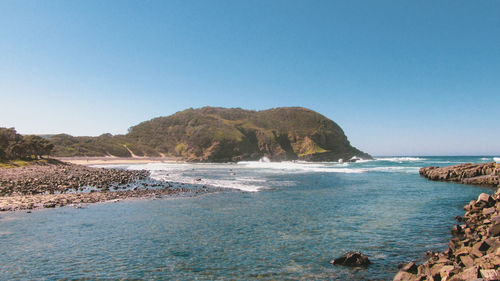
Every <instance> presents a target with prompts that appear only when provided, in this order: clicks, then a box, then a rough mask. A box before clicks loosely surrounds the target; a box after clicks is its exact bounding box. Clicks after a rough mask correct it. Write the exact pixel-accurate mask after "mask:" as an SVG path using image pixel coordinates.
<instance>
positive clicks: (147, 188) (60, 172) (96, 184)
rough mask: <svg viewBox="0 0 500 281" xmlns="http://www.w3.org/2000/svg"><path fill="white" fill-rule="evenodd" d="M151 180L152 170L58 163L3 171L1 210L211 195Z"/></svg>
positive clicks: (0, 185)
mask: <svg viewBox="0 0 500 281" xmlns="http://www.w3.org/2000/svg"><path fill="white" fill-rule="evenodd" d="M208 191H209V189H208V188H204V187H203V186H199V187H191V188H186V186H185V185H184V184H182V183H177V184H175V183H174V184H172V183H168V182H163V181H155V180H152V179H150V178H149V171H146V170H140V171H132V170H121V169H105V168H93V167H86V166H81V165H75V164H69V163H64V162H59V161H54V162H53V163H50V164H46V163H45V164H35V165H32V166H28V167H16V168H3V169H0V211H15V210H25V209H36V208H54V207H60V206H65V205H72V204H76V205H78V204H88V203H96V202H104V201H109V200H123V199H126V198H137V197H160V196H163V195H172V194H179V193H187V192H190V193H200V192H208Z"/></svg>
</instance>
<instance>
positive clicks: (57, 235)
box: [0, 156, 500, 280]
mask: <svg viewBox="0 0 500 281" xmlns="http://www.w3.org/2000/svg"><path fill="white" fill-rule="evenodd" d="M492 161H500V158H498V157H495V158H494V157H484V156H481V157H420V156H419V157H379V158H377V159H375V160H368V161H365V160H363V161H360V162H357V163H307V162H281V163H266V162H240V163H237V164H181V163H179V164H171V163H154V164H153V163H152V164H145V165H142V164H141V165H113V166H112V167H118V168H124V169H148V170H151V172H152V177H154V178H156V179H162V180H166V181H170V182H184V183H187V184H191V183H192V184H203V185H206V186H213V187H223V188H227V191H223V192H217V193H212V194H208V195H202V196H176V197H171V198H164V199H157V200H130V201H124V202H118V203H103V204H94V205H89V206H87V207H86V208H84V209H75V208H73V207H63V208H58V209H50V210H49V209H47V210H40V211H33V213H31V214H27V213H26V212H14V213H0V253H2V254H1V255H0V272H1V273H0V279H2V280H12V279H24V280H32V279H64V278H67V279H78V278H90V279H96V278H102V279H104V278H118V279H119V278H130V279H135V278H137V279H170V280H193V279H196V280H216V279H220V280H227V279H236V280H252V279H259V280H267V279H277V280H281V279H292V280H295V279H303V280H392V277H393V276H394V275H395V274H396V273H397V271H398V267H397V266H398V264H400V263H406V262H409V261H411V260H416V261H423V258H424V252H425V251H429V250H433V251H441V250H444V249H446V248H447V242H448V239H449V238H450V237H451V235H450V229H451V227H452V226H453V225H454V224H455V220H454V218H453V217H454V216H457V215H463V213H464V211H463V210H462V207H463V206H464V205H465V204H466V203H468V202H469V201H470V200H471V199H474V198H476V197H477V196H478V195H479V194H480V193H482V192H487V193H492V192H493V189H490V188H484V187H478V186H468V185H460V184H453V183H444V182H432V181H428V180H426V179H424V178H422V177H420V176H419V174H418V170H419V168H420V167H424V166H431V165H432V166H448V165H454V164H459V163H466V162H473V163H479V162H492ZM108 167H110V166H108ZM349 250H356V251H361V252H363V253H364V254H366V255H368V257H369V258H370V259H371V261H372V263H373V264H372V265H370V266H369V267H368V268H367V269H351V268H345V267H333V266H331V265H330V264H329V263H328V262H329V261H330V260H331V259H332V258H334V257H336V256H339V255H341V254H343V253H344V252H346V251H349Z"/></svg>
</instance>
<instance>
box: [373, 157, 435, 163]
mask: <svg viewBox="0 0 500 281" xmlns="http://www.w3.org/2000/svg"><path fill="white" fill-rule="evenodd" d="M375 160H377V161H389V162H399V163H400V162H422V161H426V160H427V159H425V158H420V157H382V158H376V159H375Z"/></svg>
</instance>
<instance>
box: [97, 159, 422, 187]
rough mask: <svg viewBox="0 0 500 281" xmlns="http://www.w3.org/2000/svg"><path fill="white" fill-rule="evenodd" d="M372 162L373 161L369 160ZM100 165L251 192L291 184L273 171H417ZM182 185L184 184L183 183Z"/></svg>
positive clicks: (323, 165) (322, 165)
mask: <svg viewBox="0 0 500 281" xmlns="http://www.w3.org/2000/svg"><path fill="white" fill-rule="evenodd" d="M372 163H376V162H372ZM102 167H112V168H122V169H131V170H140V169H144V170H149V171H151V178H153V179H156V180H164V181H168V182H171V183H178V184H180V183H183V184H184V186H185V185H188V186H193V187H200V186H203V185H205V186H208V187H219V188H232V189H238V190H242V191H248V192H255V191H259V190H262V189H267V188H272V187H277V186H290V185H295V182H293V181H290V182H287V181H273V180H272V176H273V175H280V174H281V175H282V174H304V173H343V174H361V173H367V172H389V173H390V172H393V173H418V168H417V167H406V166H401V165H399V166H375V167H373V164H370V163H368V164H364V163H361V164H360V163H359V162H357V163H338V162H314V163H311V162H257V161H252V162H248V161H247V162H239V163H237V164H213V163H212V164H208V163H204V164H194V163H148V164H129V165H104V166H102ZM185 187H186V186H185Z"/></svg>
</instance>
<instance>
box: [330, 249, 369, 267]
mask: <svg viewBox="0 0 500 281" xmlns="http://www.w3.org/2000/svg"><path fill="white" fill-rule="evenodd" d="M330 263H331V264H332V265H345V266H368V265H370V260H369V259H368V257H367V256H365V255H363V254H362V253H360V252H347V253H345V254H344V255H343V256H341V257H338V258H336V259H333V260H332V261H330Z"/></svg>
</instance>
